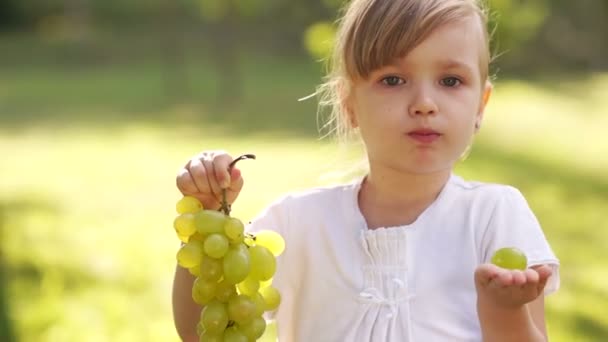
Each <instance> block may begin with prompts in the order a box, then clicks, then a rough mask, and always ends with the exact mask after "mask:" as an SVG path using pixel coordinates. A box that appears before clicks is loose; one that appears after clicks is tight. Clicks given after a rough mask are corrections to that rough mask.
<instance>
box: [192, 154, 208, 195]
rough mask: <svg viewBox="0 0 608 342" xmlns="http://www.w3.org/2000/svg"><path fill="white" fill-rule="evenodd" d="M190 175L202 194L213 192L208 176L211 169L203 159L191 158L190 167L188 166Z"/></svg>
mask: <svg viewBox="0 0 608 342" xmlns="http://www.w3.org/2000/svg"><path fill="white" fill-rule="evenodd" d="M188 171H190V175H191V176H192V179H193V180H194V184H195V185H196V187H197V188H198V192H199V193H201V194H211V193H212V191H211V188H210V187H209V182H208V181H207V178H208V177H209V175H208V173H209V171H208V170H207V169H206V168H205V165H204V164H203V162H202V160H201V159H192V160H190V167H189V168H188Z"/></svg>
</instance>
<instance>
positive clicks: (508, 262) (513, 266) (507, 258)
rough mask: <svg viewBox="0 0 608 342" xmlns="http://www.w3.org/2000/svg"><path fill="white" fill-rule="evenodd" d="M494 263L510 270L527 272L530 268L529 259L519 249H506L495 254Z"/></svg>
mask: <svg viewBox="0 0 608 342" xmlns="http://www.w3.org/2000/svg"><path fill="white" fill-rule="evenodd" d="M492 263H493V264H494V265H496V266H498V267H502V268H505V269H508V270H525V269H526V267H527V266H528V259H527V258H526V255H525V254H524V253H523V252H522V251H520V250H519V249H517V248H514V247H505V248H501V249H499V250H497V251H496V252H494V255H493V256H492Z"/></svg>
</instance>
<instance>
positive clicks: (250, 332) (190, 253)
mask: <svg viewBox="0 0 608 342" xmlns="http://www.w3.org/2000/svg"><path fill="white" fill-rule="evenodd" d="M240 159H244V158H239V159H237V160H235V162H236V161H238V160H240ZM232 165H234V162H233V164H231V167H232ZM176 209H177V213H178V214H179V215H178V216H177V217H176V218H175V221H174V224H173V225H174V228H175V231H176V233H177V236H178V237H179V239H180V240H181V241H182V242H183V243H182V246H181V248H180V249H179V251H178V252H177V262H178V264H179V265H180V266H181V267H183V268H186V269H188V270H189V272H190V273H191V274H192V275H194V276H196V280H195V281H194V284H193V286H192V299H193V300H194V301H195V302H196V303H197V304H199V305H200V306H201V307H202V310H201V315H200V320H199V323H198V326H197V333H198V335H199V337H200V340H201V341H207V342H213V341H225V342H233V341H234V342H236V341H243V342H249V341H256V340H257V339H259V338H260V337H261V336H262V335H263V334H264V331H265V329H266V321H265V320H264V318H263V314H264V312H266V311H274V310H276V309H277V307H278V306H279V304H280V301H281V296H280V293H279V291H278V290H277V289H276V288H274V287H273V286H272V277H273V276H274V273H275V270H276V259H275V257H277V256H279V255H280V254H281V253H282V252H283V250H284V249H285V242H284V240H283V238H282V237H281V236H280V235H279V234H278V233H276V232H274V231H269V230H267V231H260V232H258V233H257V234H255V235H253V234H249V233H245V231H244V225H243V223H242V222H241V221H240V220H239V219H237V218H235V217H231V216H230V206H229V205H228V204H227V203H226V196H225V192H224V193H223V201H222V208H221V209H220V211H216V210H206V209H204V208H203V206H202V204H201V202H200V201H199V200H198V199H196V198H195V197H192V196H184V197H183V198H182V199H180V200H179V201H178V202H177V205H176Z"/></svg>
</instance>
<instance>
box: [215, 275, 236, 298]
mask: <svg viewBox="0 0 608 342" xmlns="http://www.w3.org/2000/svg"><path fill="white" fill-rule="evenodd" d="M236 295H237V293H236V287H235V285H234V284H230V283H229V282H227V281H226V280H222V281H220V282H219V283H218V284H217V288H216V289H215V298H216V299H217V300H219V301H220V302H222V303H226V302H228V300H230V298H232V297H234V296H236Z"/></svg>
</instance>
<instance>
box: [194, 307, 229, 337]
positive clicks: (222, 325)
mask: <svg viewBox="0 0 608 342" xmlns="http://www.w3.org/2000/svg"><path fill="white" fill-rule="evenodd" d="M201 323H202V325H203V327H204V328H205V332H206V333H209V334H219V333H221V332H223V331H224V329H226V327H227V326H228V312H227V310H226V305H224V303H220V302H217V301H213V302H211V303H209V304H207V305H206V306H205V308H204V309H203V311H202V312H201Z"/></svg>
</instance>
